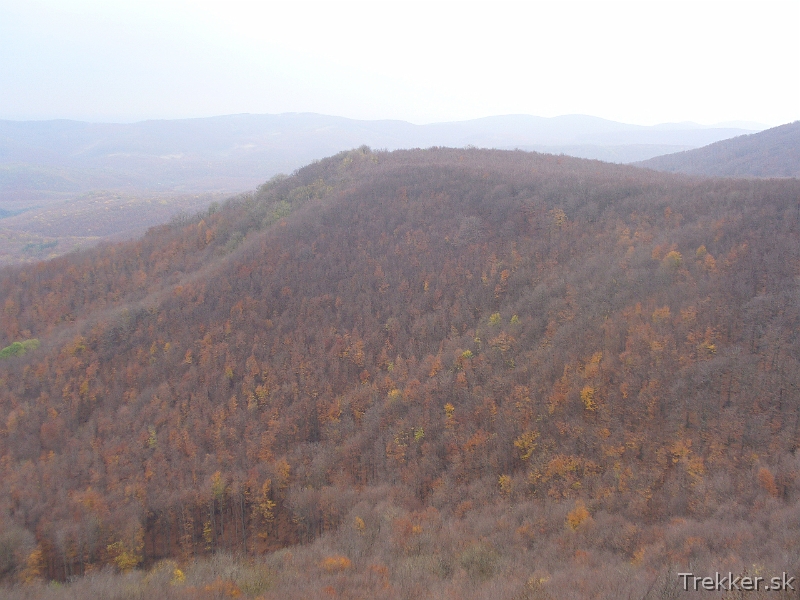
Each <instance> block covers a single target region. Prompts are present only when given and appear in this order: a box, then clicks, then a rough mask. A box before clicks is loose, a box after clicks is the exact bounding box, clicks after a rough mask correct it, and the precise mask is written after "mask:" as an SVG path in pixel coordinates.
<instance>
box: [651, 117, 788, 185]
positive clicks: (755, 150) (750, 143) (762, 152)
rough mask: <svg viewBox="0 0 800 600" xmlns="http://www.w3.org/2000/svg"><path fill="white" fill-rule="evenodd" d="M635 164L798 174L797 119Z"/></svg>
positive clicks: (732, 173) (702, 171) (721, 172)
mask: <svg viewBox="0 0 800 600" xmlns="http://www.w3.org/2000/svg"><path fill="white" fill-rule="evenodd" d="M637 165H638V166H642V167H647V168H649V169H655V170H657V171H668V172H671V173H687V174H691V175H716V176H720V177H800V121H795V122H794V123H789V124H787V125H781V126H780V127H773V128H772V129H767V130H766V131H761V132H759V133H754V134H751V135H741V136H738V137H735V138H732V139H728V140H722V141H719V142H716V143H713V144H711V145H709V146H705V147H703V148H697V149H695V150H687V151H684V152H677V153H675V154H667V155H664V156H657V157H655V158H651V159H649V160H646V161H643V162H639V163H637Z"/></svg>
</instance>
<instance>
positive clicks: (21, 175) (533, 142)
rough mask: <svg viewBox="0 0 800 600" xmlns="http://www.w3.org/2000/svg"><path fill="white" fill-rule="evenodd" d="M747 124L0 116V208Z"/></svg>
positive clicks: (584, 148) (626, 148) (692, 138)
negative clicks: (347, 164)
mask: <svg viewBox="0 0 800 600" xmlns="http://www.w3.org/2000/svg"><path fill="white" fill-rule="evenodd" d="M746 132H747V131H746V130H744V129H738V128H732V127H700V126H698V125H695V124H691V123H686V124H676V125H662V126H655V127H642V126H636V125H627V124H624V123H616V122H613V121H608V120H604V119H599V118H595V117H587V116H581V115H568V116H562V117H555V118H542V117H533V116H528V115H506V116H497V117H488V118H483V119H475V120H471V121H461V122H453V123H432V124H427V125H414V124H411V123H407V122H405V121H388V120H384V121H361V120H354V119H346V118H342V117H334V116H327V115H317V114H308V113H301V114H281V115H247V114H245V115H228V116H222V117H211V118H205V119H183V120H156V121H143V122H139V123H127V124H120V123H83V122H77V121H30V122H16V121H0V209H17V208H23V207H27V206H31V205H34V204H36V205H41V204H43V203H46V202H49V201H52V200H59V199H64V198H68V197H72V196H75V195H76V194H82V193H86V192H90V191H97V190H111V191H114V192H122V193H127V194H131V193H134V192H136V193H142V192H145V191H146V192H151V193H152V192H158V193H161V194H163V193H171V194H173V193H174V194H187V193H201V192H228V193H238V192H240V191H242V190H248V189H252V188H254V187H255V186H257V185H259V184H260V183H262V182H263V181H264V180H266V179H267V178H269V177H271V176H273V175H275V174H276V173H290V172H292V171H294V170H295V169H297V168H299V167H301V166H303V165H305V164H308V163H309V162H311V161H312V160H315V159H321V158H323V157H325V156H330V155H331V154H335V153H336V152H339V151H341V150H344V149H347V148H355V147H357V146H360V145H362V144H367V145H370V146H372V147H377V148H387V149H390V150H392V149H398V148H416V147H419V148H427V147H431V146H456V147H463V146H466V145H474V146H479V147H494V148H510V149H513V148H515V147H520V148H522V147H525V148H530V149H536V150H539V151H547V152H551V153H556V154H557V153H561V152H563V153H566V154H576V155H578V156H586V157H592V158H604V159H605V158H607V159H609V160H612V161H617V162H624V161H632V160H643V159H646V158H650V157H651V156H655V155H656V154H663V153H666V152H675V151H678V150H684V149H687V148H695V147H698V146H702V145H705V144H709V143H711V142H714V141H717V140H720V139H725V138H729V137H733V136H735V135H739V134H741V133H746Z"/></svg>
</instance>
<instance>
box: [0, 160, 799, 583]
mask: <svg viewBox="0 0 800 600" xmlns="http://www.w3.org/2000/svg"><path fill="white" fill-rule="evenodd" d="M798 198H800V181H797V180H763V181H762V180H727V179H726V180H713V179H709V180H704V179H697V178H685V177H681V176H675V175H668V174H662V173H656V172H652V171H647V170H643V169H637V168H634V167H626V166H619V165H609V164H604V163H600V162H595V161H587V160H579V159H573V158H567V157H556V156H550V155H541V154H535V153H525V152H503V151H489V150H475V149H471V150H455V149H441V148H433V149H430V150H425V151H422V150H415V151H396V152H392V153H388V152H372V151H370V150H369V149H367V148H361V149H359V150H356V151H351V152H345V153H341V154H338V155H336V156H333V157H331V158H328V159H325V160H322V161H320V162H318V163H315V164H311V165H309V166H307V167H304V168H302V169H300V170H299V171H297V172H296V173H295V174H294V175H293V176H291V177H279V178H275V179H273V180H271V181H270V182H268V183H266V184H264V185H262V186H261V187H259V188H258V190H257V191H256V192H254V193H253V194H250V195H247V196H243V197H240V198H238V199H235V200H232V201H230V202H228V203H226V204H225V205H224V206H223V207H221V208H220V209H216V208H213V209H211V210H209V211H208V212H206V213H204V214H203V215H201V216H198V217H196V218H195V219H191V220H189V221H184V222H176V223H173V224H171V225H167V226H161V227H158V228H155V229H153V230H151V231H150V232H149V233H148V234H147V235H146V236H145V237H144V238H142V239H141V240H138V241H136V242H128V243H124V244H114V245H111V244H107V245H103V246H100V247H98V248H96V249H93V250H89V251H85V252H81V253H76V254H73V255H69V256H64V257H61V258H57V259H54V260H52V261H49V262H44V263H38V264H36V265H32V266H26V267H25V268H21V267H13V268H12V267H9V268H6V269H4V270H1V271H0V307H2V311H0V348H4V349H2V350H0V477H2V481H3V485H4V491H5V493H4V494H3V495H2V496H0V559H2V560H0V575H3V576H4V577H5V579H6V581H7V582H9V583H8V585H10V582H13V581H20V580H28V581H35V580H36V579H37V578H39V577H47V578H56V579H62V580H63V579H66V578H69V577H71V576H75V575H82V574H86V573H97V571H98V570H99V569H100V568H101V567H103V566H104V565H112V566H114V567H115V568H117V569H119V570H121V571H126V570H129V569H131V568H133V567H137V566H140V567H151V566H153V565H156V566H157V568H156V570H154V571H152V577H153V578H154V579H151V578H150V577H151V576H150V575H148V576H147V578H145V579H142V580H140V585H141V586H142V588H141V589H151V590H152V588H147V586H148V585H155V584H154V583H152V581H162V582H165V581H168V580H169V578H170V577H172V575H171V573H172V569H173V566H166V567H165V566H164V565H175V564H178V563H159V561H163V560H165V559H170V560H174V561H178V562H179V563H180V564H185V565H189V564H191V563H190V561H191V559H193V558H195V559H196V558H199V557H203V556H210V555H211V554H213V553H215V552H223V551H224V552H230V553H236V554H238V555H239V556H240V557H242V560H243V561H247V560H249V561H261V562H255V563H252V562H248V563H247V564H250V565H252V564H257V565H261V567H260V568H263V569H264V572H265V573H267V575H268V577H267V578H268V580H269V582H268V583H264V585H263V586H261V587H258V586H256V587H257V589H258V591H257V592H256V591H252V590H255V589H256V587H247V586H246V585H245V584H244V583H242V581H241V577H240V576H241V574H242V573H243V572H244V571H242V570H241V569H240V570H239V571H236V572H234V571H231V570H227V571H224V572H223V571H215V573H220V575H219V576H218V580H216V581H217V583H214V584H213V585H212V584H209V585H208V586H206V587H202V586H200V587H196V586H195V584H191V585H189V584H186V583H185V582H183V580H180V579H178V580H175V578H177V575H175V576H174V577H173V583H175V585H173V586H170V587H169V589H170V590H171V592H170V593H171V594H173V597H187V598H189V597H209V598H211V597H214V598H216V597H223V592H224V590H226V589H227V590H229V592H230V595H235V594H234V591H235V590H238V592H237V593H242V594H244V595H245V596H248V597H252V596H255V595H257V594H261V595H262V597H270V598H272V597H274V598H323V597H330V596H332V595H339V596H343V597H362V596H363V597H369V598H399V597H403V598H410V597H459V598H544V597H551V598H591V597H597V598H620V597H656V596H655V595H656V594H660V596H659V597H674V596H670V594H673V595H674V594H675V593H677V592H676V590H677V585H678V580H677V578H676V577H675V576H674V573H675V572H676V569H677V570H679V569H687V568H691V569H692V570H693V571H694V572H697V573H699V572H703V573H705V572H710V573H713V572H714V571H722V570H724V571H728V570H731V571H734V572H742V571H743V570H744V569H750V568H752V565H754V564H757V565H760V566H759V569H760V570H761V571H763V572H765V573H769V574H770V575H772V574H774V573H778V574H780V573H781V572H782V571H787V572H789V573H790V574H797V573H799V572H800V562H799V561H798V556H797V553H796V549H797V543H796V540H797V539H798V535H800V504H799V502H800V456H798V455H797V448H798V447H799V446H800V362H799V361H800V340H799V339H798V336H797V331H798V330H800V302H799V301H798V299H799V298H800V295H798V281H800V280H799V279H798V275H800V235H798V234H799V233H800V204H798ZM257 557H259V558H257ZM159 564H160V565H161V566H158V565H159ZM187 568H188V567H187ZM248 568H250V567H248ZM159 569H161V570H159ZM159 573H161V575H159ZM236 573H239V575H236ZM164 577H166V579H164ZM215 577H216V575H215ZM237 577H239V579H237ZM159 578H161V579H159ZM88 581H93V580H91V579H89V580H88ZM98 581H99V580H98ZM126 581H128V582H129V584H130V582H131V581H133V580H132V579H128V580H126ZM148 582H151V583H148ZM129 584H125V585H129ZM76 585H83V584H76ZM87 585H88V584H87ZM120 585H122V584H121V583H120ZM130 585H132V584H130ZM165 585H166V584H165ZM198 585H199V584H198ZM214 585H217V587H216V588H215V587H214ZM248 585H249V584H248ZM182 586H183V587H182ZM224 586H229V587H227V588H226V587H224ZM234 588H235V590H234ZM129 589H132V588H129ZM164 589H166V588H164ZM231 590H234V591H231ZM248 590H251V591H248ZM7 591H9V594H10V593H12V592H11V591H10V588H7ZM23 592H24V590H23V591H20V592H19V593H20V594H22V593H23ZM251 592H252V593H251ZM14 593H16V592H14ZM106 593H108V592H106ZM141 594H143V595H144V594H145V592H141ZM215 594H216V595H215ZM651 594H652V595H651ZM19 597H23V596H19ZM787 597H788V596H787Z"/></svg>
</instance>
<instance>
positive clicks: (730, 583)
mask: <svg viewBox="0 0 800 600" xmlns="http://www.w3.org/2000/svg"><path fill="white" fill-rule="evenodd" d="M678 578H679V579H682V580H683V591H685V592H688V591H690V590H692V591H695V592H699V591H708V592H732V591H742V592H760V591H764V592H783V591H787V592H793V591H795V588H794V585H795V581H794V580H795V578H794V577H789V576H788V575H787V574H786V573H782V574H781V575H780V576H777V575H776V576H775V577H772V578H771V579H766V578H765V577H758V576H753V577H751V576H749V575H736V576H734V574H733V573H731V572H728V573H727V574H726V573H714V576H713V577H711V576H706V577H701V576H698V575H695V574H694V573H678Z"/></svg>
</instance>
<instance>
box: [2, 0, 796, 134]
mask: <svg viewBox="0 0 800 600" xmlns="http://www.w3.org/2000/svg"><path fill="white" fill-rule="evenodd" d="M305 111H309V112H318V113H325V114H332V115H341V116H346V117H353V118H362V119H384V118H390V119H403V120H408V121H412V122H414V123H427V122H433V121H444V120H460V119H468V118H474V117H482V116H488V115H498V114H511V113H525V114H532V115H539V116H545V117H548V116H556V115H562V114H573V113H581V114H589V115H595V116H600V117H605V118H608V119H614V120H617V121H624V122H628V123H637V124H642V125H650V124H655V123H662V122H674V121H696V122H699V123H705V124H711V123H718V122H725V121H757V122H761V123H765V124H767V125H777V124H780V123H786V122H789V121H793V120H796V119H800V1H799V0H794V1H790V2H769V1H766V0H760V1H758V2H752V1H748V2H733V1H728V0H726V1H702V0H693V1H691V2H676V1H669V2H657V1H648V0H639V1H637V2H606V1H603V0H596V1H594V2H526V3H506V4H503V3H498V2H476V3H466V2H440V3H433V2H425V3H413V2H380V1H373V2H363V3H345V2H335V1H329V2H319V3H306V4H302V3H295V2H292V3H289V2H282V3H266V2H235V1H232V0H227V1H225V2H219V1H197V2H189V1H185V2H180V1H170V0H158V1H155V2H150V1H148V0H136V1H111V0H103V1H88V0H87V1H82V0H60V1H35V0H0V118H3V119H50V118H71V119H82V120H92V121H134V120H140V119H146V118H181V117H201V116H212V115H221V114H232V113H243V112H249V113H281V112H305Z"/></svg>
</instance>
